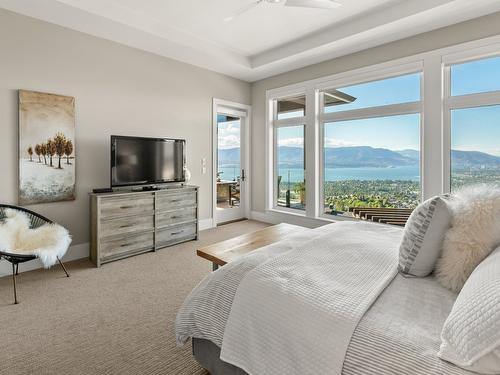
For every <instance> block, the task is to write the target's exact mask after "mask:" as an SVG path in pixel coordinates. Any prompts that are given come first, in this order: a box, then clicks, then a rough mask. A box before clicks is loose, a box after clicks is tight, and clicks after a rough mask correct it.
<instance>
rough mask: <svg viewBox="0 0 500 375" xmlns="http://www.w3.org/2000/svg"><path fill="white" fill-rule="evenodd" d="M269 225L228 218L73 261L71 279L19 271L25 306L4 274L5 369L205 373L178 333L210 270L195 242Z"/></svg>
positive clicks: (0, 314)
mask: <svg viewBox="0 0 500 375" xmlns="http://www.w3.org/2000/svg"><path fill="white" fill-rule="evenodd" d="M264 226H266V224H263V223H259V222H255V221H244V222H238V223H232V224H228V225H224V226H221V227H218V228H217V229H211V230H207V231H203V232H201V236H200V237H201V238H200V240H198V241H191V242H188V243H184V244H181V245H177V246H174V247H170V248H165V249H162V250H160V251H158V252H157V253H147V254H143V255H139V256H136V257H132V258H128V259H124V260H120V261H117V262H113V263H109V264H106V265H104V266H102V267H101V268H99V269H97V268H94V267H93V265H92V264H91V263H90V262H89V261H87V260H79V261H76V262H71V263H68V270H69V271H70V273H71V277H70V278H66V277H65V276H64V273H63V272H62V270H61V269H60V268H59V267H56V266H54V267H53V268H52V269H50V270H36V271H32V272H26V273H23V274H21V275H20V276H19V278H18V293H19V299H20V302H21V303H20V304H19V305H13V304H12V302H13V295H12V284H11V279H10V278H9V277H4V278H1V279H0V374H2V375H3V374H9V375H14V374H180V375H182V374H206V372H205V371H204V370H203V369H201V368H200V366H199V365H198V364H197V363H196V362H195V361H194V360H193V359H192V356H191V347H190V345H187V346H185V347H183V348H177V347H176V345H175V338H174V333H173V326H174V324H173V323H174V319H175V315H176V312H177V309H178V308H179V306H180V304H181V303H182V301H183V300H184V298H185V297H186V295H187V294H188V293H189V292H190V291H191V289H192V288H193V287H194V286H195V285H196V284H197V283H198V282H199V281H200V280H201V279H202V278H203V277H204V276H205V275H207V274H208V273H209V272H210V271H211V263H209V262H208V261H205V260H203V259H201V258H199V257H197V256H196V248H197V247H199V246H200V245H204V244H210V243H214V242H218V241H222V240H225V239H228V238H231V237H234V236H237V235H240V234H243V233H246V232H251V231H254V230H257V229H260V228H262V227H264ZM2 262H5V260H2ZM21 270H22V265H21Z"/></svg>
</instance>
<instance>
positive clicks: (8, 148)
mask: <svg viewBox="0 0 500 375" xmlns="http://www.w3.org/2000/svg"><path fill="white" fill-rule="evenodd" d="M18 89H28V90H38V91H44V92H51V93H57V94H63V95H69V96H74V97H75V98H76V152H77V157H78V160H79V163H78V166H77V172H76V173H77V176H76V178H77V199H76V200H75V201H72V202H60V203H48V204H41V205H34V206H30V208H31V209H34V210H36V211H38V212H40V213H42V214H44V215H46V216H48V217H49V218H51V219H53V220H55V221H58V222H60V223H62V224H63V225H65V226H67V227H68V229H69V230H70V231H71V234H72V235H73V237H74V241H73V243H74V244H80V243H85V242H88V240H89V224H88V222H89V215H88V211H89V209H88V206H89V205H88V195H87V194H88V192H89V191H90V190H91V189H92V188H95V187H106V186H109V136H110V135H111V134H126V135H141V136H164V137H177V138H186V139H187V162H188V167H189V168H190V169H191V172H192V176H193V177H192V180H191V183H192V184H196V185H199V186H200V187H201V190H200V201H201V205H200V217H201V218H202V219H205V218H210V217H211V216H212V212H211V211H212V204H211V199H212V195H211V170H210V168H208V171H207V174H205V175H202V174H201V158H203V157H206V158H207V165H208V166H211V165H212V163H211V156H212V151H211V147H212V146H211V142H210V139H211V124H212V98H213V97H217V98H222V99H227V100H232V101H236V102H241V103H247V104H249V103H250V99H251V96H250V84H248V83H246V82H243V81H239V80H236V79H232V78H229V77H227V76H224V75H221V74H217V73H213V72H210V71H208V70H204V69H199V68H196V67H194V66H191V65H188V64H184V63H181V62H177V61H174V60H170V59H166V58H162V57H159V56H156V55H153V54H150V53H146V52H141V51H139V50H136V49H132V48H128V47H125V46H122V45H119V44H116V43H113V42H109V41H106V40H103V39H99V38H95V37H92V36H88V35H86V34H83V33H79V32H75V31H71V30H68V29H65V28H62V27H58V26H55V25H52V24H49V23H45V22H41V21H37V20H34V19H31V18H28V17H24V16H20V15H17V14H14V13H10V12H7V11H4V10H0V124H1V125H0V126H1V137H0V163H1V164H0V165H1V175H0V178H1V183H0V201H1V202H3V203H11V204H16V203H17V169H18V168H17V144H18V135H17V129H18V123H17V117H18V105H17V90H18Z"/></svg>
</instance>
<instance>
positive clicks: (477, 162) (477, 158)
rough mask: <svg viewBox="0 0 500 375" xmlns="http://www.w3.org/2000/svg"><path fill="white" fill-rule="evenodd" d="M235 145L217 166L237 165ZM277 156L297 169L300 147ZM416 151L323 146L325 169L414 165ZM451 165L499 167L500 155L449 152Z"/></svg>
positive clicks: (280, 150)
mask: <svg viewBox="0 0 500 375" xmlns="http://www.w3.org/2000/svg"><path fill="white" fill-rule="evenodd" d="M239 157H240V151H239V148H229V149H221V150H219V165H221V166H222V165H224V166H230V165H238V164H239ZM278 157H279V161H280V167H281V168H287V167H288V168H297V167H298V168H300V167H302V166H303V165H304V164H303V161H304V149H303V148H301V147H291V146H280V147H279V148H278ZM419 158H420V153H419V152H418V151H417V150H412V149H406V150H398V151H393V150H389V149H386V148H374V147H370V146H352V147H329V148H325V164H326V167H327V168H333V167H337V168H362V167H380V168H388V167H401V166H411V165H418V163H419ZM451 159H452V164H453V167H454V168H457V169H460V168H496V169H500V157H498V156H494V155H490V154H486V153H484V152H479V151H459V150H452V151H451Z"/></svg>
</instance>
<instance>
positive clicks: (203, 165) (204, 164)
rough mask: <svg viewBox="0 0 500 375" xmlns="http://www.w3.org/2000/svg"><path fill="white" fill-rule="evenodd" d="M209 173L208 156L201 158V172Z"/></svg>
mask: <svg viewBox="0 0 500 375" xmlns="http://www.w3.org/2000/svg"><path fill="white" fill-rule="evenodd" d="M206 173H207V158H202V159H201V174H206Z"/></svg>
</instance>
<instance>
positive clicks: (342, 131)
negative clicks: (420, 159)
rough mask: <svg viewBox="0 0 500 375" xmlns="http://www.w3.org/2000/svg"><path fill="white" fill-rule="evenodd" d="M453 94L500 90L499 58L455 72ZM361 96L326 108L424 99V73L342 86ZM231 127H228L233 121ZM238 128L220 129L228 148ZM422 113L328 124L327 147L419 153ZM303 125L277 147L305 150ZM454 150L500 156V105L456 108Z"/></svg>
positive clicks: (283, 132)
mask: <svg viewBox="0 0 500 375" xmlns="http://www.w3.org/2000/svg"><path fill="white" fill-rule="evenodd" d="M451 82H452V95H465V94H471V93H478V92H486V91H492V90H500V57H495V58H489V59H484V60H480V61H474V62H469V63H464V64H459V65H454V66H453V67H452V68H451ZM338 90H340V91H342V92H345V93H347V94H349V95H352V96H354V97H356V98H357V100H356V101H354V102H353V103H350V104H344V105H338V106H333V107H330V108H326V110H325V111H326V112H337V111H344V110H349V109H356V108H366V107H373V106H379V105H387V104H395V103H406V102H412V101H417V100H420V74H419V73H416V74H409V75H405V76H401V77H394V78H390V79H386V80H383V81H376V82H368V83H364V84H360V85H355V86H349V87H343V88H339V89H338ZM229 124H230V123H229ZM235 131H236V129H235V128H234V126H233V127H231V126H230V125H228V127H227V129H225V128H224V129H222V128H221V127H219V136H220V137H222V138H224V139H222V138H221V142H222V143H221V144H223V145H224V146H223V147H224V148H229V147H231V145H234V144H235V143H234V142H233V143H231V137H233V141H234V135H235ZM419 133H420V115H418V114H414V115H404V116H392V117H384V118H375V119H366V120H354V121H344V122H336V123H332V124H327V125H325V144H326V146H327V147H340V146H362V145H363V146H371V147H382V148H388V149H391V150H402V149H409V148H411V149H415V150H418V149H419V142H420V135H419ZM302 135H303V131H302V128H301V127H292V128H282V129H280V131H279V139H278V144H279V145H282V146H298V147H302V146H303V136H302ZM452 148H453V149H456V150H465V151H473V150H474V151H481V152H486V153H489V154H492V155H498V156H500V106H491V107H481V108H471V109H463V110H455V111H453V112H452Z"/></svg>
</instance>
